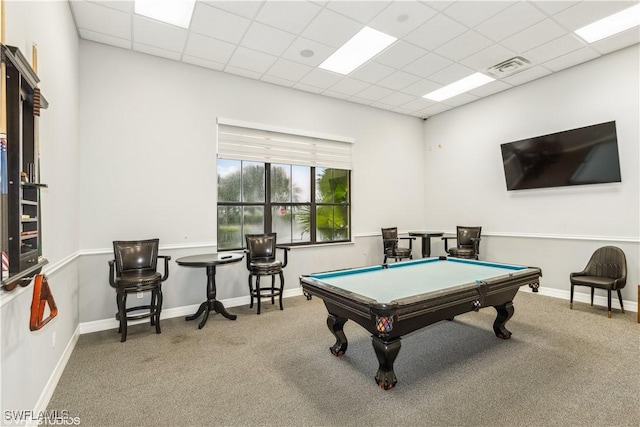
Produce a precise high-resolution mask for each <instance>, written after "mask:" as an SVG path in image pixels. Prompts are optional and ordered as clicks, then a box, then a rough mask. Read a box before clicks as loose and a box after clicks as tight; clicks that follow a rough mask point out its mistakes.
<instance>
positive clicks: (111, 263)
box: [107, 259, 117, 288]
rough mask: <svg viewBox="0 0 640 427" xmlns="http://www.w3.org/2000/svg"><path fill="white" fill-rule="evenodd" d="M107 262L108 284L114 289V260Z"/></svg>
mask: <svg viewBox="0 0 640 427" xmlns="http://www.w3.org/2000/svg"><path fill="white" fill-rule="evenodd" d="M107 262H108V263H109V284H110V285H111V287H113V288H115V287H117V286H116V280H115V272H116V268H115V267H116V260H115V259H110V260H109V261H107Z"/></svg>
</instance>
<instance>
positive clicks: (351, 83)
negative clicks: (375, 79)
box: [331, 77, 371, 96]
mask: <svg viewBox="0 0 640 427" xmlns="http://www.w3.org/2000/svg"><path fill="white" fill-rule="evenodd" d="M369 86H371V85H370V84H369V83H365V82H363V81H360V80H356V79H352V78H350V77H346V78H344V79H342V80H340V81H339V82H338V83H336V84H335V85H333V86H331V90H332V91H335V92H339V93H343V94H345V95H349V96H352V95H355V94H356V93H358V92H360V91H363V90H365V89H366V88H368V87H369Z"/></svg>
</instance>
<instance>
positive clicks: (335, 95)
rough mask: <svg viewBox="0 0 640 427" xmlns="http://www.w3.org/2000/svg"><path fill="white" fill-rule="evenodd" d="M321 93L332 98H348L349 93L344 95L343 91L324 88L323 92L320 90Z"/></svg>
mask: <svg viewBox="0 0 640 427" xmlns="http://www.w3.org/2000/svg"><path fill="white" fill-rule="evenodd" d="M322 94H323V95H326V96H330V97H332V98H338V99H347V98H349V95H346V94H344V93H341V92H334V91H332V90H325V91H324V92H322Z"/></svg>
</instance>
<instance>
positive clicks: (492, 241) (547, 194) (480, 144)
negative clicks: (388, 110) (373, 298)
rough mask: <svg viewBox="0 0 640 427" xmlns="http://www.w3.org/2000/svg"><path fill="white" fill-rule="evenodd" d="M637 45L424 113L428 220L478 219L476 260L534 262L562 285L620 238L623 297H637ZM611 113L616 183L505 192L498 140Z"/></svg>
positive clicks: (547, 280) (432, 223)
mask: <svg viewBox="0 0 640 427" xmlns="http://www.w3.org/2000/svg"><path fill="white" fill-rule="evenodd" d="M638 52H639V47H638V45H635V46H632V47H629V48H626V49H624V50H622V51H618V52H614V53H612V54H609V55H607V56H604V57H601V58H599V59H596V60H593V61H591V62H588V63H585V64H582V65H579V66H576V67H573V68H570V69H567V70H564V71H562V72H560V73H557V74H553V75H551V76H548V77H545V78H542V79H539V80H536V81H533V82H530V83H528V84H526V85H523V86H520V87H516V88H514V89H511V90H509V91H506V92H501V93H498V94H496V95H493V96H491V97H489V98H486V99H483V100H479V101H476V102H474V103H471V104H468V105H465V106H462V107H459V108H457V109H455V110H452V111H450V112H446V113H443V114H440V115H437V116H434V117H432V118H430V119H428V120H427V121H426V122H425V125H424V127H425V145H426V150H425V169H426V173H425V179H426V181H425V200H426V203H427V208H426V213H425V216H426V217H427V218H428V220H427V222H428V224H429V227H430V228H435V229H443V230H449V231H453V230H454V229H455V226H456V225H482V226H483V236H484V238H483V241H482V243H481V250H482V254H483V256H482V257H483V258H484V259H492V260H495V261H505V262H506V261H509V262H517V263H524V264H528V265H536V266H539V267H541V268H542V270H543V274H544V276H543V279H542V282H543V283H542V286H545V287H550V288H553V289H556V290H561V291H565V292H568V290H569V273H570V272H572V271H579V270H582V268H583V267H584V266H585V264H586V262H587V260H588V258H589V256H590V255H591V253H592V252H593V251H594V250H595V249H596V248H598V247H600V246H604V245H610V244H611V245H615V246H619V247H621V248H622V249H623V250H624V251H625V253H626V256H627V262H628V270H629V275H628V282H627V283H628V284H627V287H626V288H625V289H624V291H623V296H624V297H625V299H628V300H632V301H637V293H636V284H637V283H640V273H639V271H640V266H639V265H640V262H639V261H640V256H639V249H638V247H639V244H638V243H639V242H640V213H639V212H640V210H639V206H640V177H639V167H638V166H639V163H640V162H639V160H640V151H639V140H640V135H639V131H640V130H639V116H640V108H639V104H640V100H639V98H640V96H639V94H640V89H639V79H638V74H639V66H638V57H639V55H638ZM611 120H615V121H616V128H617V135H618V144H619V152H620V167H621V171H622V182H621V183H615V184H601V185H584V186H575V187H564V188H550V189H540V190H523V191H509V192H508V191H506V185H505V181H504V173H503V168H502V157H501V151H500V144H502V143H506V142H511V141H514V140H520V139H524V138H528V137H534V136H538V135H544V134H548V133H553V132H558V131H563V130H568V129H573V128H577V127H582V126H586V125H591V124H596V123H601V122H606V121H611ZM577 291H581V292H588V288H577ZM602 295H604V293H602Z"/></svg>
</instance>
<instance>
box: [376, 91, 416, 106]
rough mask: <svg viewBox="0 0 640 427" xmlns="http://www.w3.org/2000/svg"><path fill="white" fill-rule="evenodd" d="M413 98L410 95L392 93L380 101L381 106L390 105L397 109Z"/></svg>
mask: <svg viewBox="0 0 640 427" xmlns="http://www.w3.org/2000/svg"><path fill="white" fill-rule="evenodd" d="M413 99H415V97H413V96H411V95H407V94H405V93H400V92H396V93H392V94H391V95H389V96H386V97H384V98H382V99H381V100H380V102H382V103H383V104H387V105H392V106H394V107H399V106H401V105H404V104H406V103H407V102H409V101H412V100H413Z"/></svg>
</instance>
